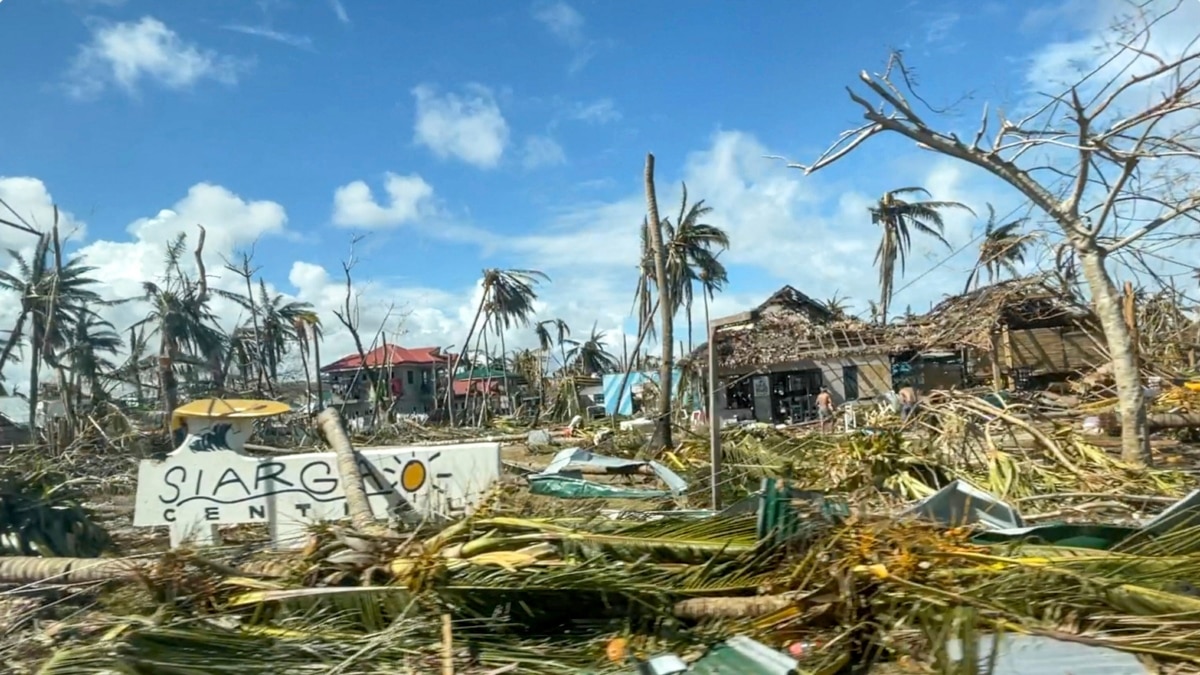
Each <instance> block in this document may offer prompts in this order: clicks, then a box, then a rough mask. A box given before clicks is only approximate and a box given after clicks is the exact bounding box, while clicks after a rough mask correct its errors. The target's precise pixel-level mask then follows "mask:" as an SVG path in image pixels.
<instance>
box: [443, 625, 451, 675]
mask: <svg viewBox="0 0 1200 675" xmlns="http://www.w3.org/2000/svg"><path fill="white" fill-rule="evenodd" d="M442 675H454V629H453V628H452V624H451V621H450V615H449V614H443V615H442Z"/></svg>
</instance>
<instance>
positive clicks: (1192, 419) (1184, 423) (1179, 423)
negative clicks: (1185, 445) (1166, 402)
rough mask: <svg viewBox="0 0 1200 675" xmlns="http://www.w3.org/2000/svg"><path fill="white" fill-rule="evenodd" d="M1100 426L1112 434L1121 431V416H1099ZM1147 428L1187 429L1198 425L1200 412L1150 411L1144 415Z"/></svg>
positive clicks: (1112, 414)
mask: <svg viewBox="0 0 1200 675" xmlns="http://www.w3.org/2000/svg"><path fill="white" fill-rule="evenodd" d="M1100 423H1101V426H1102V427H1103V428H1104V429H1105V430H1106V431H1108V432H1109V433H1112V434H1114V435H1115V434H1117V433H1119V432H1120V431H1121V418H1120V416H1119V415H1117V414H1115V413H1111V412H1110V413H1105V414H1104V415H1102V416H1101V422H1100ZM1146 427H1147V428H1149V429H1188V428H1193V427H1200V413H1151V414H1149V415H1146Z"/></svg>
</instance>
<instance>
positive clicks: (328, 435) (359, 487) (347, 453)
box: [317, 408, 377, 533]
mask: <svg viewBox="0 0 1200 675" xmlns="http://www.w3.org/2000/svg"><path fill="white" fill-rule="evenodd" d="M317 424H318V425H320V427H321V432H322V433H323V434H324V435H325V440H326V441H328V442H329V445H330V447H332V448H333V452H334V454H336V455H337V465H338V474H339V475H340V476H341V478H342V492H343V493H345V495H346V507H347V510H349V511H350V522H351V523H353V524H354V529H356V530H358V531H359V532H364V533H365V532H371V531H373V530H375V529H377V528H376V523H375V514H374V513H373V512H372V511H371V503H370V501H368V500H367V491H366V490H365V489H364V488H363V476H362V471H361V470H360V469H359V466H358V453H356V452H355V451H354V446H352V445H350V439H349V438H347V437H346V431H345V430H344V429H343V428H342V418H341V416H340V415H338V412H337V410H336V409H334V408H326V409H324V410H322V411H321V414H319V415H317Z"/></svg>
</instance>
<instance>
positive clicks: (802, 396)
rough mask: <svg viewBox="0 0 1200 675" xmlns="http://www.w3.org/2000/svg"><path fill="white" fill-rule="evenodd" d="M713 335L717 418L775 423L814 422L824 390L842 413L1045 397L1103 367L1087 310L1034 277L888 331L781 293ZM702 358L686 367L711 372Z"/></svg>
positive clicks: (948, 302)
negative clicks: (936, 392)
mask: <svg viewBox="0 0 1200 675" xmlns="http://www.w3.org/2000/svg"><path fill="white" fill-rule="evenodd" d="M712 326H713V329H714V330H715V340H714V341H715V343H716V361H717V378H718V381H719V382H720V389H719V391H718V394H717V415H718V416H719V417H720V418H722V419H734V418H737V419H743V420H746V419H754V420H758V421H762V422H772V423H777V424H778V423H786V422H805V421H810V420H813V419H816V397H817V394H818V392H819V391H820V389H821V387H823V386H824V387H828V388H829V391H830V394H831V395H832V396H833V400H834V404H835V405H841V404H843V403H847V402H853V401H857V400H866V399H873V398H876V397H878V396H880V395H881V394H884V393H885V392H888V391H894V390H896V389H899V388H900V387H902V386H905V385H913V386H916V387H918V388H920V389H924V390H930V389H950V388H955V387H961V386H966V385H974V384H986V383H990V382H993V381H995V382H999V383H1000V385H999V387H1001V388H1003V387H1008V388H1025V387H1030V386H1040V385H1044V384H1047V383H1049V382H1054V381H1062V380H1065V379H1067V378H1068V377H1072V376H1075V375H1078V374H1079V373H1081V372H1086V371H1090V370H1092V369H1094V368H1095V367H1096V366H1097V365H1099V364H1101V363H1104V362H1105V361H1106V360H1107V358H1106V355H1105V350H1104V348H1103V338H1102V333H1101V332H1100V331H1099V329H1098V327H1097V323H1096V321H1095V318H1094V316H1093V315H1092V313H1091V312H1090V310H1089V309H1088V308H1087V307H1086V306H1083V305H1081V304H1079V303H1077V302H1075V301H1074V300H1072V299H1070V298H1068V297H1066V296H1064V295H1063V294H1061V293H1059V292H1058V291H1056V290H1055V289H1053V288H1051V287H1050V286H1048V285H1046V284H1045V283H1044V282H1043V281H1041V280H1040V279H1037V278H1027V279H1016V280H1011V281H1005V282H1001V283H997V284H993V285H991V286H986V287H983V288H980V289H978V290H975V291H971V292H969V293H965V294H962V295H957V296H953V297H949V298H946V299H945V300H943V301H942V302H940V303H938V304H937V305H936V306H935V307H934V308H933V309H932V310H930V312H929V313H928V314H925V315H922V316H918V317H915V318H913V319H910V320H908V321H906V322H903V323H899V324H892V325H886V326H881V325H877V324H872V323H868V322H866V321H862V320H860V319H857V318H854V317H847V316H841V315H838V314H835V313H834V312H832V311H830V309H829V308H828V307H827V306H826V305H825V304H824V303H821V302H818V301H816V300H813V299H812V298H810V297H808V296H806V295H804V294H803V293H801V292H800V291H797V290H796V289H794V288H792V287H791V286H784V287H783V288H781V289H780V290H778V291H776V292H775V293H774V294H773V295H771V297H769V298H767V300H766V301H765V302H763V303H762V304H761V305H759V306H758V307H755V308H754V309H752V310H750V311H748V312H742V313H740V314H736V315H733V316H729V317H724V318H720V319H714V320H713V321H712ZM707 349H708V345H702V346H701V347H700V348H699V349H698V350H696V352H695V353H693V354H692V355H691V356H690V359H692V360H693V362H695V363H698V364H704V363H706V359H707V352H706V350H707Z"/></svg>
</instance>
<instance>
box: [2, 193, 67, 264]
mask: <svg viewBox="0 0 1200 675" xmlns="http://www.w3.org/2000/svg"><path fill="white" fill-rule="evenodd" d="M0 201H2V202H3V203H0V220H6V221H8V222H11V223H14V224H17V225H20V226H23V227H25V226H28V227H31V228H33V229H35V230H40V231H43V232H46V231H49V230H50V228H51V227H52V226H53V225H54V198H53V197H52V196H51V195H50V192H49V191H48V190H47V189H46V185H45V184H44V183H43V182H42V181H40V180H38V179H37V178H31V177H29V176H0ZM5 204H7V206H5ZM58 232H59V236H60V237H61V238H62V239H64V240H65V239H67V238H68V237H69V238H71V239H74V240H76V241H78V240H82V239H83V238H84V237H85V236H87V226H86V225H85V224H84V223H83V222H81V221H79V220H76V219H75V217H74V216H73V215H71V213H69V212H67V211H64V210H62V209H59V212H58ZM36 241H37V237H35V236H34V235H32V234H30V233H28V232H24V231H22V230H18V229H16V228H13V227H9V226H7V225H3V224H0V251H4V250H8V249H14V250H23V249H26V248H30V247H32V246H33V245H34V244H35V243H36Z"/></svg>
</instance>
